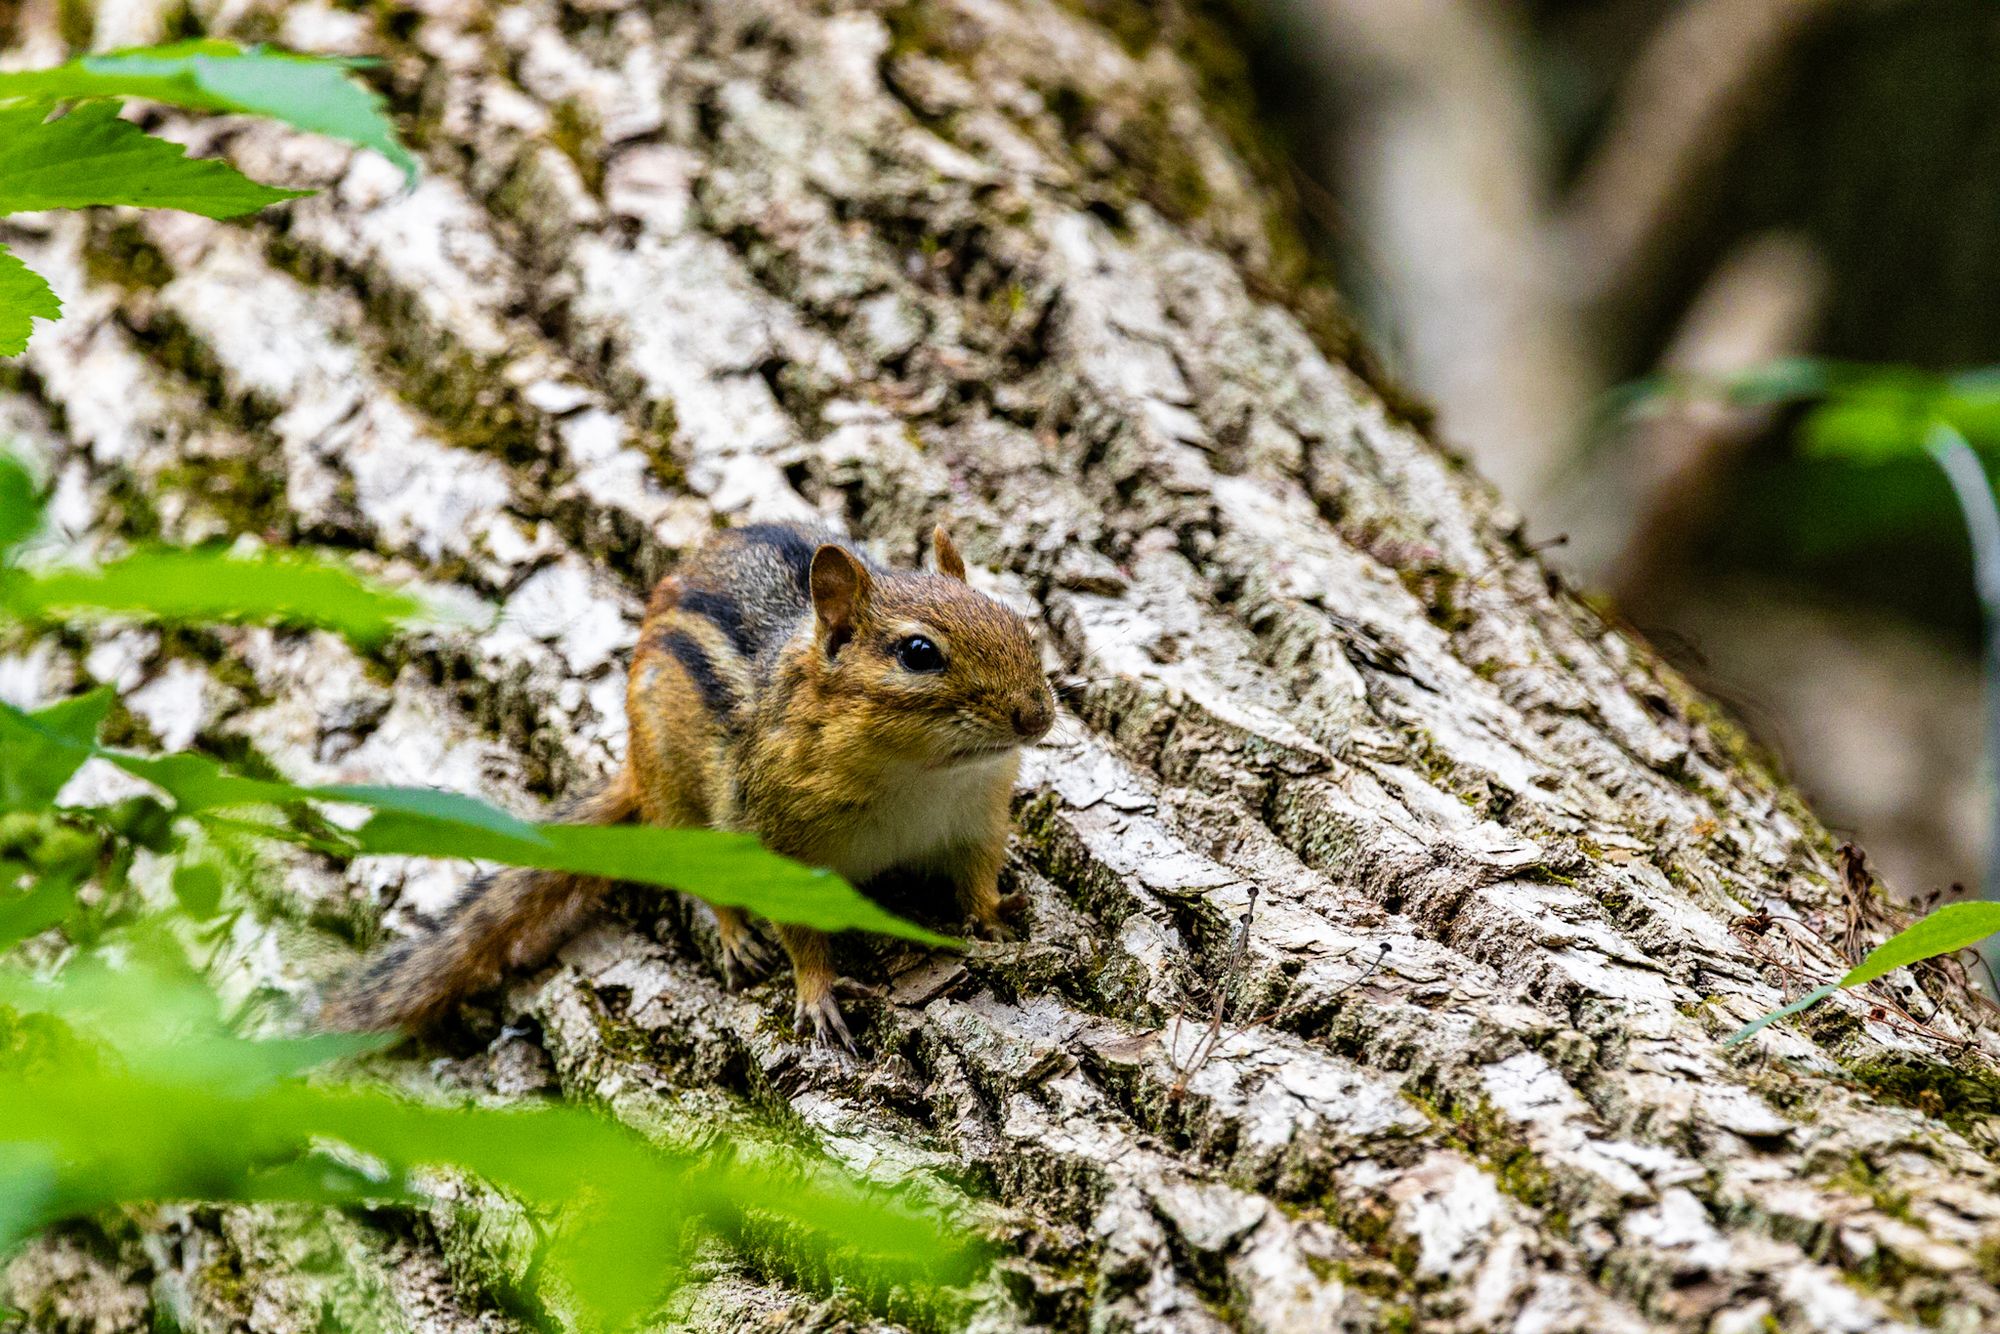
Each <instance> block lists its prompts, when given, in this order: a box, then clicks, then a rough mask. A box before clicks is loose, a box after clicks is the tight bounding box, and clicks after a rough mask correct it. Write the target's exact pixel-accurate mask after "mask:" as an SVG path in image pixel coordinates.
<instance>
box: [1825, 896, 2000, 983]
mask: <svg viewBox="0 0 2000 1334" xmlns="http://www.w3.org/2000/svg"><path fill="white" fill-rule="evenodd" d="M1995 931H2000V903H1947V904H1945V905H1944V906H1943V907H1942V908H1936V909H1933V910H1932V911H1931V912H1929V913H1927V914H1926V915H1925V916H1923V917H1920V918H1918V919H1917V920H1916V921H1914V922H1912V923H1910V924H1909V925H1908V926H1906V927H1904V928H1903V929H1902V930H1901V931H1898V932H1897V933H1896V934H1895V935H1893V936H1891V937H1889V939H1887V940H1885V941H1883V942H1882V943H1881V944H1880V945H1877V946H1876V947H1875V948H1874V949H1872V950H1870V951H1869V952H1868V957H1867V958H1865V959H1863V960H1862V961H1861V962H1860V963H1859V964H1857V965H1855V968H1854V971H1853V972H1851V973H1849V974H1848V975H1847V976H1846V977H1843V978H1841V979H1840V985H1841V986H1843V987H1858V986H1860V985H1861V984H1862V983H1863V982H1873V981H1874V980H1875V979H1876V978H1878V977H1880V976H1882V975H1883V974H1884V973H1887V972H1890V971H1892V970H1894V969H1897V968H1901V967H1902V966H1903V965H1904V964H1910V963H1916V962H1918V961H1919V960H1922V959H1935V958H1936V957H1938V956H1939V955H1940V954H1950V953H1952V952H1953V951H1955V950H1962V949H1964V948H1965V947H1966V946H1968V945H1977V944H1978V943H1979V942H1980V941H1982V940H1984V939H1986V937H1988V936H1990V935H1992V934H1993V933H1994V932H1995Z"/></svg>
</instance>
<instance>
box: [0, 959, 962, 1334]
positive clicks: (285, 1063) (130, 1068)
mask: <svg viewBox="0 0 2000 1334" xmlns="http://www.w3.org/2000/svg"><path fill="white" fill-rule="evenodd" d="M121 953H122V955H123V956H124V958H125V962H124V963H123V964H121V965H120V966H118V967H112V966H110V965H108V964H107V963H105V962H103V961H101V960H97V959H88V958H86V959H84V960H82V961H80V962H79V963H76V964H73V965H71V966H70V967H68V968H66V969H65V970H64V971H63V972H62V973H60V974H59V975H58V976H57V978H56V979H55V980H54V981H53V982H52V983H49V984H43V983H40V982H37V981H34V980H32V979H30V978H28V977H26V976H23V975H22V974H20V973H14V972H9V971H6V970H0V1004H5V1005H7V1006H11V1007H13V1008H14V1009H15V1010H17V1011H20V1012H22V1013H33V1014H36V1015H39V1016H47V1017H48V1018H49V1019H52V1020H54V1021H55V1022H56V1023H57V1024H59V1025H61V1026H62V1030H63V1032H62V1037H63V1040H62V1041H59V1042H52V1043H49V1044H47V1046H48V1050H47V1052H46V1053H44V1054H43V1055H42V1056H41V1057H40V1058H39V1059H38V1060H37V1061H35V1062H33V1063H31V1064H30V1065H28V1067H27V1068H25V1069H18V1068H9V1069H7V1070H6V1071H4V1073H0V1252H4V1251H6V1250H7V1249H9V1247H10V1244H11V1243H14V1242H18V1241H19V1240H21V1239H22V1238H24V1237H26V1236H28V1235H30V1234H31V1233H32V1232H33V1231H35V1230H37V1229H39V1228H42V1227H46V1226H48V1225H50V1224H52V1223H55V1222H58V1221H60V1220H62V1219H64V1218H68V1217H74V1216H77V1215H82V1214H90V1213H95V1212H99V1211H102V1210H106V1209H110V1208H114V1207H117V1206H119V1205H124V1204H136V1203H141V1202H153V1201H167V1200H188V1199H195V1200H302V1201H307V1202H312V1203H327V1202H335V1201H337V1202H342V1203H360V1202H365V1201H369V1200H379V1199H385V1198H387V1199H397V1198H404V1197H405V1196H406V1190H407V1188H406V1186H405V1185H404V1183H405V1181H407V1180H408V1177H409V1173H410V1171H411V1170H412V1169H414V1168H419V1167H427V1166H433V1165H440V1166H450V1167H454V1168H457V1169H459V1170H462V1171H466V1172H470V1173H473V1174H475V1175H477V1176H479V1177H481V1178H483V1179H484V1180H486V1181H487V1182H489V1183H491V1184H492V1185H494V1186H496V1187H498V1188H500V1189H501V1190H504V1191H507V1192H508V1193H510V1194H511V1195H513V1196H515V1197H516V1198H517V1199H519V1200H520V1201H521V1203H522V1204H523V1205H525V1206H526V1207H527V1208H528V1209H529V1211H530V1212H531V1213H532V1214H533V1216H534V1217H535V1219H536V1228H535V1233H536V1241H535V1245H536V1251H537V1253H536V1255H535V1256H534V1257H533V1260H534V1263H533V1264H532V1265H531V1266H530V1273H531V1275H533V1274H537V1273H539V1272H540V1271H542V1270H546V1271H548V1272H550V1273H551V1274H553V1276H554V1278H555V1285H554V1286H555V1290H556V1291H566V1292H567V1293H568V1294H569V1297H568V1298H566V1300H569V1299H573V1300H574V1301H575V1302H576V1303H578V1304H579V1305H580V1306H581V1307H582V1308H584V1314H585V1315H586V1317H587V1318H586V1319H585V1320H584V1321H583V1322H582V1324H583V1325H584V1327H589V1328H595V1327H603V1326H611V1327H619V1326H623V1325H625V1324H627V1323H628V1322H630V1321H632V1320H634V1319H635V1318H636V1317H638V1316H640V1315H641V1314H642V1313H644V1312H645V1311H646V1310H648V1309H649V1308H651V1307H653V1306H654V1305H655V1304H656V1303H657V1302H658V1301H659V1299H660V1298H661V1296H662V1295H663V1294H664V1293H665V1291H666V1290H667V1289H669V1288H670V1287H671V1286H673V1284H674V1283H675V1282H677V1281H678V1280H680V1279H681V1278H683V1277H684V1276H685V1274H686V1272H687V1268H688V1264H689V1262H690V1260H692V1259H693V1258H694V1257H695V1255H696V1254H697V1253H698V1252H699V1248H700V1247H702V1246H704V1245H705V1244H706V1239H707V1238H711V1237H712V1238H719V1239H721V1240H724V1241H725V1242H726V1241H728V1240H729V1239H731V1238H740V1237H743V1236H744V1235H745V1233H746V1232H749V1233H750V1234H751V1241H752V1244H754V1245H756V1246H758V1247H759V1254H769V1253H770V1250H771V1249H772V1246H771V1244H772V1243H773V1242H779V1243H788V1245H782V1246H781V1250H780V1253H783V1252H784V1251H785V1250H790V1251H791V1252H792V1253H795V1254H802V1255H804V1256H805V1257H806V1258H807V1262H808V1263H809V1264H810V1265H811V1266H812V1268H813V1270H814V1272H815V1273H821V1272H823V1273H824V1274H825V1276H826V1279H827V1280H829V1281H831V1282H832V1283H833V1284H835V1285H851V1286H852V1287H854V1288H855V1289H856V1290H858V1291H863V1292H871V1291H872V1292H882V1291H886V1290H887V1289H888V1288H889V1287H890V1286H892V1285H903V1286H905V1288H906V1289H907V1288H908V1287H912V1286H914V1287H918V1288H922V1289H930V1288H933V1287H935V1286H936V1285H938V1284H940V1283H956V1282H962V1281H965V1280H967V1279H970V1278H972V1277H973V1276H974V1275H976V1274H977V1273H978V1272H979V1271H980V1270H981V1268H982V1267H983V1266H984V1265H985V1263H986V1259H987V1257H986V1255H985V1254H984V1253H983V1251H982V1250H981V1248H979V1247H977V1246H976V1245H975V1244H973V1243H972V1242H971V1240H970V1239H969V1238H968V1237H966V1236H965V1235H963V1234H962V1233H960V1232H958V1231H957V1230H955V1229H953V1228H952V1227H950V1226H948V1225H946V1224H945V1223H944V1222H942V1221H941V1219H940V1217H939V1213H938V1211H937V1209H936V1208H935V1207H934V1206H933V1204H932V1202H931V1201H930V1200H929V1199H927V1198H926V1196H925V1195H924V1194H922V1193H920V1191H919V1190H918V1189H916V1188H914V1187H911V1186H876V1185H873V1184H871V1183H866V1182H863V1181H861V1180H859V1179H857V1178H856V1177H854V1176H853V1175H851V1174H850V1173H848V1172H846V1171H844V1170H842V1169H840V1168H838V1167H836V1166H835V1165H834V1164H832V1163H831V1162H829V1161H827V1160H826V1159H825V1158H823V1157H821V1156H819V1155H817V1154H813V1153H809V1152H802V1151H799V1150H797V1149H792V1148H787V1147H784V1146H783V1145H782V1144H778V1143H772V1144H764V1143H760V1142H758V1141H756V1140H752V1139H750V1138H748V1137H746V1136H744V1135H742V1134H741V1133H738V1134H734V1135H730V1134H722V1133H718V1128H717V1127H715V1126H713V1125H712V1124H701V1123H692V1124H688V1125H687V1126H685V1128H684V1133H683V1136H682V1137H683V1139H685V1140H687V1141H690V1142H691V1143H692V1144H693V1145H698V1146H699V1147H689V1146H683V1147H662V1146H656V1145H652V1144H649V1143H647V1142H646V1141H645V1140H643V1139H641V1138H640V1137H639V1136H638V1135H636V1134H634V1133H633V1132H632V1131H630V1130H629V1129H627V1128H626V1127H624V1126H621V1125H619V1124H617V1123H615V1122H613V1121H610V1120H608V1119H607V1118H605V1117H603V1116H602V1115H600V1114H598V1113H597V1112H595V1111H593V1110H592V1109H588V1108H583V1107H569V1106H549V1107H540V1108H532V1109H529V1108H491V1107H481V1106H477V1105H466V1106H440V1105H436V1104H434V1103H418V1102H412V1101H410V1100H408V1099H406V1098H404V1097H401V1096H398V1095H397V1094H395V1093H392V1092H390V1091H388V1090H385V1089H375V1088H366V1087H356V1086H353V1085H346V1084H341V1083H338V1082H333V1081H331V1080H328V1079H326V1078H324V1077H321V1078H315V1079H312V1080H307V1079H304V1078H301V1077H300V1076H301V1075H302V1073H303V1072H304V1071H305V1070H306V1069H308V1068H309V1067H310V1065H311V1064H314V1063H317V1062H322V1061H324V1060H326V1059H327V1058H329V1057H331V1056H335V1055H338V1054H340V1053H342V1052H343V1051H352V1050H355V1049H356V1047H355V1044H353V1043H352V1042H351V1041H349V1040H345V1039H343V1040H342V1041H340V1042H335V1043H327V1042H324V1041H322V1040H306V1041H297V1040H293V1041H285V1040H276V1041H247V1040H245V1039H243V1038H240V1037H237V1036H235V1035H234V1034H233V1033H232V1032H230V1030H229V1028H228V1026H227V1025H226V1024H225V1023H224V1022H223V1019H222V1016H221V1011H220V1007H219V1005H218V1003H217V1001H216V998H215V996H214V994H213V993H212V992H211V991H210V990H209V989H208V988H207V987H206V986H204V985H203V984H202V982H201V980H200V978H199V977H198V976H197V975H195V974H194V973H193V972H192V970H191V969H190V968H189V967H188V966H187V964H186V961H185V959H184V957H179V956H177V955H175V954H174V953H172V952H170V947H169V946H167V945H166V944H165V943H164V942H163V941H162V940H161V937H160V934H159V933H153V934H150V935H149V934H144V933H141V934H139V935H136V936H135V937H134V939H132V940H130V941H128V942H126V943H125V948H124V949H123V951H121ZM330 1145H340V1146H344V1147H345V1149H346V1150H347V1151H348V1152H349V1153H350V1154H353V1155H358V1156H359V1159H360V1163H359V1165H358V1166H357V1164H356V1163H355V1162H354V1161H353V1160H352V1159H349V1160H348V1161H345V1162H339V1163H332V1162H329V1161H328V1160H327V1158H326V1156H325V1152H326V1148H327V1147H328V1146H330ZM343 1157H346V1155H343ZM376 1165H379V1168H380V1169H381V1170H375V1168H376ZM529 1281H530V1282H534V1281H536V1280H535V1278H533V1277H531V1278H530V1280H529Z"/></svg>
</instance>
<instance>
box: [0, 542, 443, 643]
mask: <svg viewBox="0 0 2000 1334" xmlns="http://www.w3.org/2000/svg"><path fill="white" fill-rule="evenodd" d="M423 610H424V605H423V603H421V602H419V601H418V600H417V599H415V598H413V597H411V596H410V595H409V594H407V593H399V592H395V591H393V590H390V589H384V588H380V587H378V586H376V585H375V584H372V583H370V582H368V581H367V580H365V579H363V578H362V577H361V576H360V575H357V574H355V573H354V572H352V571H351V570H348V569H346V568H345V567H343V566H340V565H335V564H332V563H330V562H327V561H322V560H318V559H315V558H313V557H310V556H304V555H299V554H297V553H294V552H278V551H272V552H260V553H256V554H253V555H237V554H233V553H230V552H225V551H219V550H182V549H176V548H171V547H157V548H146V549H143V550H140V551H135V552H133V553H132V554H131V555H129V556H123V557H120V558H118V559H116V560H112V561H108V562H106V563H105V564H104V565H101V566H99V567H98V568H96V569H94V570H52V571H49V572H47V573H39V574H32V575H30V574H24V573H15V574H12V575H4V574H0V614H9V613H11V614H12V615H13V616H15V617H17V618H19V619H22V620H45V619H49V618H51V617H52V616H72V615H78V614H96V615H107V614H108V615H119V616H133V617H137V618H140V619H143V620H148V621H163V622H168V623H176V622H179V623H187V622H201V623H209V622H215V621H236V622H254V623H257V624H283V625H308V626H316V627H319V628H321V629H325V630H333V631H337V632H339V633H340V634H342V635H344V636H346V637H347V638H348V639H350V640H352V641H354V642H355V643H357V644H361V645H363V646H364V647H365V646H367V645H370V644H374V643H378V642H380V641H381V640H382V639H384V638H386V637H387V636H388V635H389V634H390V633H391V632H392V631H394V630H396V629H397V628H398V627H400V626H402V625H404V624H405V623H407V622H409V621H412V620H414V619H416V618H417V617H418V615H419V614H420V613H421V612H423Z"/></svg>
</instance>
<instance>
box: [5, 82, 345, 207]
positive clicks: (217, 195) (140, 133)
mask: <svg viewBox="0 0 2000 1334" xmlns="http://www.w3.org/2000/svg"><path fill="white" fill-rule="evenodd" d="M43 114H44V112H43V109H42V108H41V107H39V106H32V105H30V106H22V105H14V106H0V214H6V213H22V212H28V211H32V210H36V209H47V208H89V207H92V206H93V205H98V204H130V205H133V206H135V207H138V208H174V209H180V210H182V211H183V212H187V213H199V214H201V215H202V216H203V217H205V218H234V217H237V216H239V215H240V214H244V213H254V212H255V211H256V210H258V209H260V208H263V207H264V206H265V205H266V204H275V203H279V202H281V201H283V200H286V199H296V198H298V197H299V196H300V195H302V194H308V193H310V192H309V191H304V190H279V189H274V188H273V187H271V186H268V185H259V184H258V183H257V182H255V181H253V180H251V179H250V178H249V177H247V176H245V175H243V173H241V172H239V171H237V170H236V168H234V167H232V166H230V165H229V164H228V163H227V162H218V161H216V160H214V159H211V158H191V157H188V156H187V155H186V150H185V149H183V148H182V147H181V146H180V145H179V144H176V143H170V142H168V141H167V140H165V139H156V138H154V137H153V136H151V135H149V134H147V133H146V132H145V131H144V130H142V129H140V128H139V127H138V126H137V125H134V124H132V123H131V122H130V121H126V120H120V119H119V118H118V108H117V107H116V106H115V105H113V104H112V103H109V102H85V103H82V104H81V105H79V106H77V107H76V108H74V109H73V110H72V111H70V112H69V114H68V115H65V116H60V117H58V118H56V119H54V120H44V119H43V118H42V117H43Z"/></svg>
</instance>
